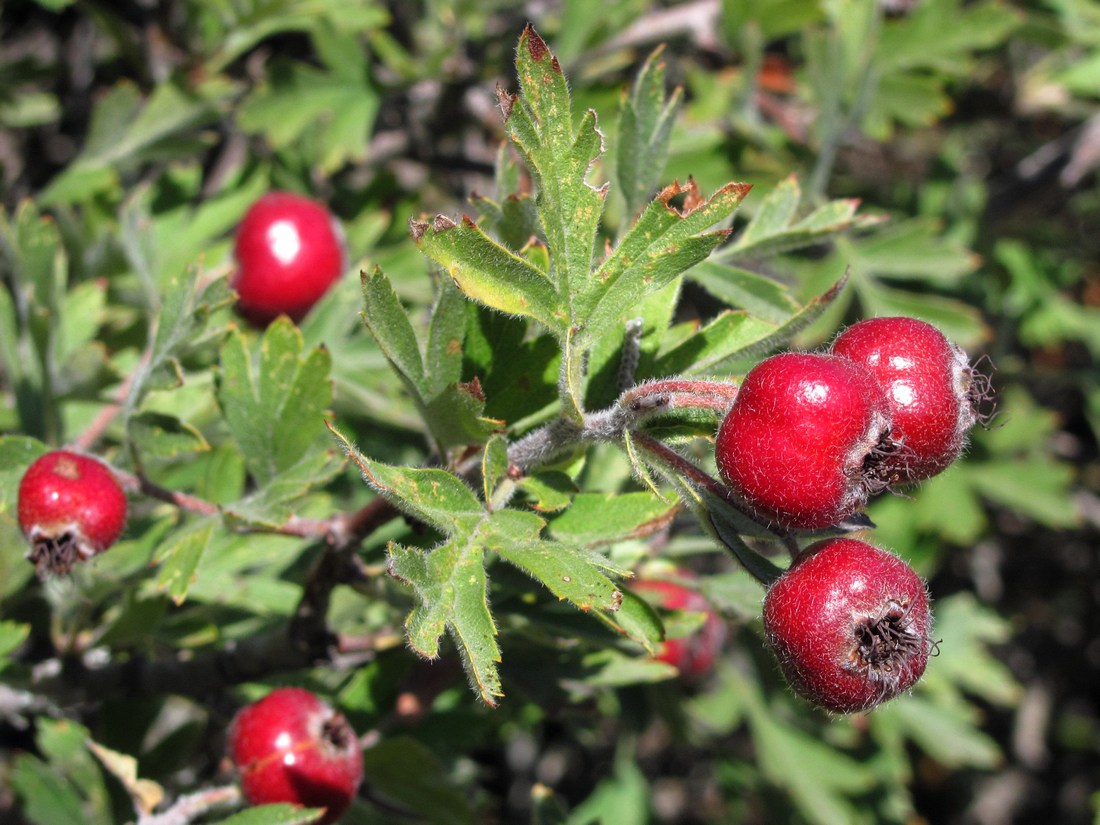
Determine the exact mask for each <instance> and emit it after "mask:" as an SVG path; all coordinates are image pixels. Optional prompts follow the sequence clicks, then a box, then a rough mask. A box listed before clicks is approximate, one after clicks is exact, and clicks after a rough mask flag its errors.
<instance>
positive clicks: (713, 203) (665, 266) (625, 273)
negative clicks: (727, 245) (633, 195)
mask: <svg viewBox="0 0 1100 825" xmlns="http://www.w3.org/2000/svg"><path fill="white" fill-rule="evenodd" d="M749 189H750V187H749V185H748V184H744V183H729V184H726V185H725V186H723V187H722V188H721V189H719V190H718V191H717V192H715V193H714V195H713V196H712V197H711V198H710V199H709V200H704V199H703V198H702V195H701V194H700V192H699V187H698V185H697V184H696V183H695V181H694V180H689V181H688V183H687V184H686V185H685V186H681V185H680V184H679V183H673V184H671V185H669V186H667V187H666V188H665V189H664V190H663V191H662V192H661V193H660V194H659V195H658V196H657V198H656V199H654V200H653V201H652V202H651V203H650V204H649V206H648V207H647V208H646V210H645V211H644V212H643V213H642V215H641V217H640V218H639V219H638V221H637V223H635V224H634V226H633V227H632V228H631V229H630V231H629V232H628V233H627V234H626V236H625V237H624V238H623V240H622V242H621V243H620V244H619V246H618V247H617V248H616V249H615V251H614V252H612V253H611V255H610V256H609V257H608V258H607V260H605V261H604V262H603V264H601V265H600V267H599V269H598V270H597V271H596V273H595V275H594V279H593V282H592V285H591V287H590V288H589V289H588V290H587V291H586V292H585V293H584V295H583V296H581V297H580V298H578V300H577V308H576V317H577V318H578V319H579V320H580V321H581V323H582V324H583V327H582V328H583V330H584V335H585V339H586V340H588V341H592V340H595V339H597V338H599V337H601V336H602V335H605V334H607V333H608V332H610V331H611V330H612V328H614V327H617V326H619V325H621V324H622V323H623V322H624V321H625V315H626V313H627V312H628V311H629V310H630V308H631V307H633V306H635V305H636V304H637V303H638V301H639V300H640V299H641V298H643V297H644V296H645V295H647V294H649V293H651V292H656V291H657V290H659V289H662V288H663V287H665V286H666V285H668V284H669V283H671V282H672V281H673V279H675V278H676V277H677V276H679V275H681V274H682V273H684V272H686V271H687V270H688V269H690V268H691V267H693V266H695V265H696V264H697V263H699V262H700V261H702V260H704V259H705V258H706V257H707V256H708V255H710V253H711V252H712V251H713V250H714V249H715V248H716V247H717V246H718V244H719V243H721V242H722V240H723V239H724V238H725V237H726V235H727V234H728V233H727V231H726V230H721V231H716V232H706V233H705V234H700V233H704V232H705V230H707V229H709V228H710V227H712V226H714V225H715V224H717V223H719V222H720V221H723V220H725V219H727V218H728V217H729V216H730V215H731V214H733V212H734V211H735V210H736V209H737V207H738V206H739V205H740V204H741V201H742V200H744V198H745V195H747V194H748V191H749ZM680 197H683V198H684V202H683V207H682V208H678V207H677V206H675V205H674V204H673V200H674V199H677V198H680Z"/></svg>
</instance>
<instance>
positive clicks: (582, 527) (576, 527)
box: [548, 492, 679, 547]
mask: <svg viewBox="0 0 1100 825" xmlns="http://www.w3.org/2000/svg"><path fill="white" fill-rule="evenodd" d="M678 510H679V505H677V504H676V503H675V501H673V502H668V501H665V500H664V499H661V498H660V497H658V496H656V495H654V494H653V493H648V492H640V493H620V494H614V493H606V494H605V493H581V494H579V495H577V496H575V497H574V498H573V503H572V506H571V507H569V509H568V510H566V511H565V512H563V513H562V514H561V515H559V516H556V517H555V518H553V519H551V521H550V523H549V527H548V530H549V533H550V535H551V536H552V537H553V538H555V539H557V540H558V541H562V542H565V543H567V544H577V545H582V546H585V547H596V546H598V545H601V544H611V543H613V542H616V541H624V540H626V539H631V538H641V537H643V536H649V535H652V534H653V533H655V532H657V531H658V530H661V529H663V528H664V527H667V526H668V525H669V524H670V523H671V522H672V519H673V517H674V516H675V515H676V512H677V511H678Z"/></svg>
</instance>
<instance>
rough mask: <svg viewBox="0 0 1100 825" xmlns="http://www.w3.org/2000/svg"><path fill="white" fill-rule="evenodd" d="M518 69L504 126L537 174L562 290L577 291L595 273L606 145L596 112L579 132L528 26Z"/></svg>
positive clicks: (554, 64) (557, 76)
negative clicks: (592, 176) (598, 171)
mask: <svg viewBox="0 0 1100 825" xmlns="http://www.w3.org/2000/svg"><path fill="white" fill-rule="evenodd" d="M516 73H517V75H518V76H519V85H520V91H521V93H520V95H519V97H518V98H517V97H513V96H511V95H508V94H507V93H504V92H501V93H500V99H501V108H502V110H503V112H504V126H505V129H506V130H507V132H508V136H509V137H510V138H511V139H512V142H513V143H514V144H515V145H516V147H517V148H518V149H519V150H520V152H522V153H523V155H524V156H525V157H526V159H527V162H528V165H529V167H530V169H531V173H532V175H533V177H534V179H535V184H536V194H535V205H536V208H537V210H538V213H539V219H540V221H541V223H542V226H543V230H544V232H545V235H546V241H547V245H548V246H549V248H550V252H551V255H552V259H553V264H554V266H553V272H552V273H551V278H552V280H553V282H554V284H556V286H557V289H558V292H559V294H560V295H562V296H572V295H574V294H575V293H576V292H578V291H579V290H581V289H583V288H584V287H585V286H586V285H587V283H588V281H589V278H590V277H591V269H592V255H593V250H594V247H595V242H596V231H597V229H598V227H599V222H600V217H601V215H602V214H603V207H604V199H605V197H606V195H607V187H606V185H605V186H603V187H600V188H598V189H597V188H595V187H593V186H592V185H590V184H589V183H588V182H587V177H588V172H589V170H590V169H591V167H592V164H593V163H594V162H595V160H596V159H597V158H598V157H599V156H600V154H601V153H602V152H603V135H602V133H601V132H600V131H599V129H598V128H597V127H596V115H595V113H594V112H592V111H588V112H586V113H585V115H584V117H583V118H582V119H581V123H580V125H579V127H578V128H577V130H576V131H575V132H574V130H573V116H572V111H571V103H570V98H569V87H568V84H567V83H566V80H565V75H564V74H563V73H562V70H561V66H560V65H559V64H558V59H557V58H556V57H554V56H553V55H552V54H551V53H550V50H549V48H548V47H547V45H546V43H545V42H544V41H543V39H542V38H541V37H539V35H538V33H537V32H536V31H535V30H534V28H533V27H532V26H531V25H528V26H527V28H525V29H524V30H523V34H522V35H520V39H519V45H518V46H517V49H516ZM567 300H568V302H569V303H571V298H568V299H567ZM570 316H571V317H570V318H569V321H573V320H575V319H576V318H577V315H576V314H575V313H573V312H571V313H570Z"/></svg>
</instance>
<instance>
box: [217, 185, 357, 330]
mask: <svg viewBox="0 0 1100 825" xmlns="http://www.w3.org/2000/svg"><path fill="white" fill-rule="evenodd" d="M235 254H236V258H237V270H236V272H235V273H234V276H233V288H234V289H236V290H237V295H238V305H237V307H238V310H239V311H240V312H241V314H242V315H244V316H245V317H246V318H248V319H249V320H250V321H252V322H253V323H256V324H259V325H264V324H268V323H270V322H271V321H273V320H275V318H277V317H278V316H280V315H288V316H290V318H292V319H293V320H295V321H298V320H301V318H302V317H303V316H305V314H306V313H307V312H308V311H309V310H310V308H311V307H312V306H313V305H314V304H315V303H317V301H319V300H320V299H321V297H322V296H323V295H324V294H325V293H326V292H327V291H328V290H329V288H330V287H331V286H332V285H333V284H334V283H336V281H337V280H338V279H339V278H340V275H341V274H342V273H343V271H344V243H343V238H342V233H341V231H340V228H339V225H338V224H337V223H336V220H335V219H334V218H333V217H332V215H331V214H330V213H329V211H328V210H327V209H326V208H325V207H324V206H322V205H321V204H319V203H317V202H316V201H312V200H310V199H309V198H304V197H302V196H300V195H295V194H292V193H290V192H272V193H270V194H267V195H264V196H263V197H262V198H260V199H259V200H258V201H256V202H255V203H254V204H252V206H251V207H250V208H249V210H248V212H247V213H246V214H245V216H244V219H243V220H242V221H241V223H240V226H238V227H237V239H236V246H235Z"/></svg>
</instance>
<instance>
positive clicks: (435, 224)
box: [432, 215, 458, 232]
mask: <svg viewBox="0 0 1100 825" xmlns="http://www.w3.org/2000/svg"><path fill="white" fill-rule="evenodd" d="M456 226H458V224H457V223H455V222H454V221H452V220H451V219H450V218H448V217H447V216H446V215H436V216H435V220H433V221H432V232H446V231H447V230H448V229H454V228H455V227H456Z"/></svg>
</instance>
